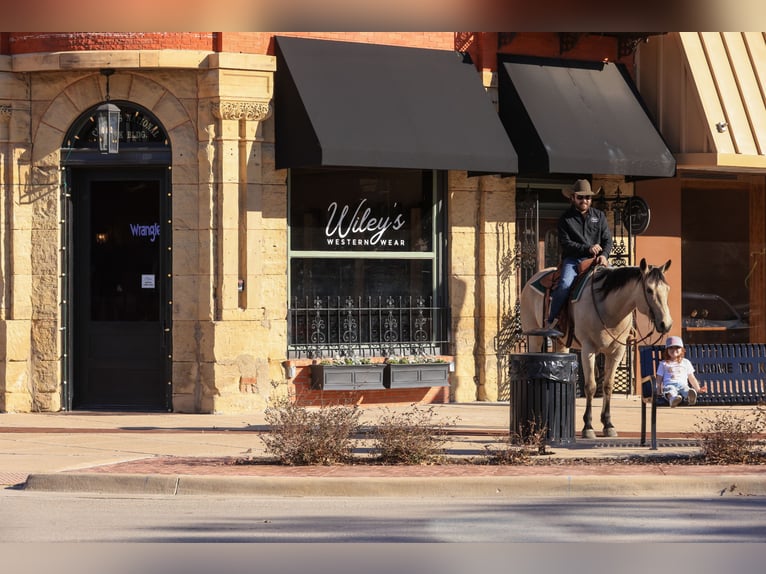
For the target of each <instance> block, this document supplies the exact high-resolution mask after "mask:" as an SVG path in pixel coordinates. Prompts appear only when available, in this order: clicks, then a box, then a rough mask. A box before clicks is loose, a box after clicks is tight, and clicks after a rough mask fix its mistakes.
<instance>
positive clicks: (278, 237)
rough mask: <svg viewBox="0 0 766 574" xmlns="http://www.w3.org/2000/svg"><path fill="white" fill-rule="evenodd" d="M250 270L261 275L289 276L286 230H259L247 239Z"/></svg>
mask: <svg viewBox="0 0 766 574" xmlns="http://www.w3.org/2000/svg"><path fill="white" fill-rule="evenodd" d="M247 241H248V243H247V253H248V263H249V265H248V270H249V271H251V272H254V273H257V274H259V275H268V276H272V275H273V276H278V275H286V274H287V246H286V245H287V232H286V230H259V231H257V232H251V233H249V234H248V237H247Z"/></svg>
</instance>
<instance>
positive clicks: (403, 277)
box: [289, 168, 447, 354]
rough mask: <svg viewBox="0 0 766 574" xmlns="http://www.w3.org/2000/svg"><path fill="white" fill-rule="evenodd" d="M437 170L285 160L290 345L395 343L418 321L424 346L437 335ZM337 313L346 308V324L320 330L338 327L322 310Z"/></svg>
mask: <svg viewBox="0 0 766 574" xmlns="http://www.w3.org/2000/svg"><path fill="white" fill-rule="evenodd" d="M438 180H439V178H438V176H437V174H436V173H435V172H432V171H421V170H399V169H351V168H349V169H320V170H308V169H300V170H298V169H296V170H291V173H290V201H289V206H290V213H289V226H290V251H289V257H290V312H291V326H290V344H291V348H293V349H301V350H302V351H305V352H308V353H309V354H310V353H311V352H319V353H322V352H326V351H330V352H331V351H337V350H338V348H337V347H338V346H339V345H344V344H345V345H348V346H349V347H353V348H351V349H348V350H349V352H361V353H366V354H380V353H383V354H385V353H386V352H397V351H399V352H401V351H403V350H406V349H403V348H401V347H402V346H406V345H408V344H410V343H412V341H410V339H412V338H413V337H414V336H415V335H414V333H415V332H416V331H418V332H419V333H420V335H419V336H420V337H421V338H422V337H423V332H424V331H423V330H422V329H418V328H416V327H418V326H420V325H421V324H423V323H425V324H427V329H426V330H425V332H426V333H427V337H426V338H427V340H426V341H423V343H426V344H427V345H428V346H429V350H430V351H432V352H433V347H434V345H436V346H438V345H439V344H440V343H441V342H443V341H444V339H445V335H444V332H445V331H444V329H446V324H447V321H446V318H445V317H444V316H443V315H444V313H446V310H445V309H444V307H443V296H442V288H443V279H442V275H441V273H442V271H441V269H442V266H441V264H440V260H441V244H442V241H443V233H442V227H443V220H442V213H443V209H442V204H441V201H442V200H441V197H442V194H441V191H440V188H439V185H438V183H437V182H438ZM339 313H348V314H351V315H354V318H353V319H351V318H349V319H347V321H346V322H347V323H350V324H351V326H352V329H351V332H350V333H349V332H347V333H345V335H344V333H335V332H322V329H324V330H328V329H329V330H333V329H336V328H337V329H342V323H343V320H342V319H338V320H333V321H330V320H328V317H329V316H333V317H338V316H339V315H338V314H339ZM318 317H320V318H318ZM375 317H377V318H375ZM391 317H393V318H394V319H391ZM392 321H393V322H394V323H395V327H396V328H395V329H393V330H392V329H391V328H390V327H391V323H392ZM416 324H417V325H416ZM333 325H335V327H334V326H333ZM362 325H364V329H363V328H362ZM347 331H348V330H347ZM362 331H364V332H362ZM344 337H345V339H344ZM323 346H324V347H326V348H324V349H323V348H322V347H323ZM392 346H393V347H400V348H397V349H393V348H391V347H392ZM312 347H313V351H312ZM331 347H335V348H332V349H331Z"/></svg>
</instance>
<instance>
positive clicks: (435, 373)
mask: <svg viewBox="0 0 766 574" xmlns="http://www.w3.org/2000/svg"><path fill="white" fill-rule="evenodd" d="M449 370H450V364H449V363H448V362H447V361H445V360H444V359H442V358H440V357H433V356H428V355H407V356H392V357H388V358H387V359H386V373H385V379H384V383H383V384H384V385H385V387H386V388H387V389H390V388H397V389H400V388H413V387H448V386H449Z"/></svg>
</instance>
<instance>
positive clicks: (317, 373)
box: [311, 356, 386, 391]
mask: <svg viewBox="0 0 766 574" xmlns="http://www.w3.org/2000/svg"><path fill="white" fill-rule="evenodd" d="M385 368H386V365H385V364H384V363H373V362H372V361H371V360H370V359H369V358H367V357H361V358H360V357H354V356H344V357H334V358H332V359H323V360H322V361H320V362H319V363H317V364H314V365H311V388H313V389H323V390H325V391H361V390H376V389H381V388H383V373H384V371H385Z"/></svg>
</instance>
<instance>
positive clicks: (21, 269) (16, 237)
mask: <svg viewBox="0 0 766 574" xmlns="http://www.w3.org/2000/svg"><path fill="white" fill-rule="evenodd" d="M11 249H12V251H11V265H12V268H13V271H14V273H15V274H23V275H29V274H31V273H32V252H33V246H32V229H31V228H30V227H27V226H24V227H19V228H14V230H13V242H12V245H11Z"/></svg>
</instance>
